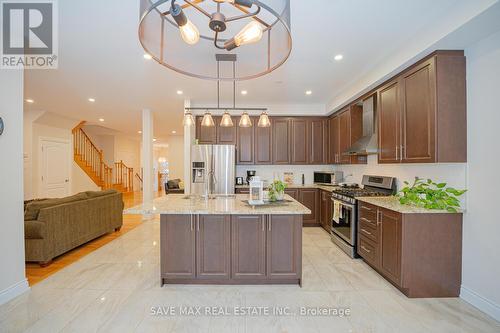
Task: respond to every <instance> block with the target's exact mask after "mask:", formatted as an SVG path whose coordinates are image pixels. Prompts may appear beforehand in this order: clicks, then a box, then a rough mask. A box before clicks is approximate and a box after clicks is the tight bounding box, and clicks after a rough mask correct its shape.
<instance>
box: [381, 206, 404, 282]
mask: <svg viewBox="0 0 500 333" xmlns="http://www.w3.org/2000/svg"><path fill="white" fill-rule="evenodd" d="M379 223H380V239H382V240H383V241H382V242H380V254H379V258H380V259H379V264H380V269H381V270H382V271H383V273H384V274H385V276H386V277H388V278H389V279H390V280H392V281H393V282H394V283H396V284H399V283H400V278H401V214H399V213H396V212H393V211H390V210H387V209H382V208H379Z"/></svg>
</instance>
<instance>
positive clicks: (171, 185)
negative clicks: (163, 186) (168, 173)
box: [167, 179, 181, 190]
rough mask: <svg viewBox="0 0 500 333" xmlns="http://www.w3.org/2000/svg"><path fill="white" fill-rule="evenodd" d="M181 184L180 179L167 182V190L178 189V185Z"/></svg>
mask: <svg viewBox="0 0 500 333" xmlns="http://www.w3.org/2000/svg"><path fill="white" fill-rule="evenodd" d="M180 182H181V180H180V179H172V180H169V181H168V182H167V187H168V189H169V190H173V189H178V188H179V183H180Z"/></svg>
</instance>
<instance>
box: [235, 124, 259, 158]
mask: <svg viewBox="0 0 500 333" xmlns="http://www.w3.org/2000/svg"><path fill="white" fill-rule="evenodd" d="M239 121H240V119H239V118H237V120H236V124H238V123H239ZM252 123H253V124H252V125H254V126H251V127H237V130H236V132H237V142H236V156H237V158H236V163H237V164H254V128H255V127H256V119H255V118H253V117H252ZM235 127H236V126H235Z"/></svg>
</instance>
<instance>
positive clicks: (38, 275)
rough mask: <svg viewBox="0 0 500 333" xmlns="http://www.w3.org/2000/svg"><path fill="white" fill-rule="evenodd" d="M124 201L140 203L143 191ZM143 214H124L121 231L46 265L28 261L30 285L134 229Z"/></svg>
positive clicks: (27, 269)
mask: <svg viewBox="0 0 500 333" xmlns="http://www.w3.org/2000/svg"><path fill="white" fill-rule="evenodd" d="M161 195H163V193H162V192H161V191H160V192H158V193H156V196H161ZM123 202H124V204H125V208H129V207H132V206H135V205H138V204H140V203H141V202H142V192H131V193H124V194H123ZM141 219H142V216H140V215H124V216H123V226H122V228H121V229H120V231H116V232H112V233H109V234H106V235H104V236H101V237H99V238H96V239H94V240H92V241H90V242H88V243H85V244H83V245H81V246H79V247H77V248H75V249H73V250H71V251H69V252H66V253H65V254H62V255H60V256H59V257H56V258H54V260H53V262H52V263H51V264H50V265H48V266H46V267H40V265H38V263H26V278H27V279H28V282H29V285H30V286H32V285H34V284H36V283H38V282H40V281H42V280H43V279H46V278H47V277H49V276H50V275H52V274H54V273H55V272H57V271H59V270H61V269H63V268H64V267H66V266H68V265H71V264H72V263H74V262H75V261H77V260H79V259H80V258H82V257H84V256H86V255H87V254H89V253H91V252H93V251H95V250H97V249H98V248H100V247H102V246H104V245H106V244H108V243H109V242H111V241H113V240H115V239H116V238H118V237H120V236H123V235H124V234H126V233H127V232H129V231H130V230H132V229H134V228H135V227H137V226H138V225H140V224H141Z"/></svg>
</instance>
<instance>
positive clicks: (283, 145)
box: [271, 118, 291, 164]
mask: <svg viewBox="0 0 500 333" xmlns="http://www.w3.org/2000/svg"><path fill="white" fill-rule="evenodd" d="M271 126H272V128H273V152H272V154H273V164H290V160H291V159H290V124H289V120H288V119H286V118H276V119H274V120H273V122H272V125H271Z"/></svg>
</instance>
